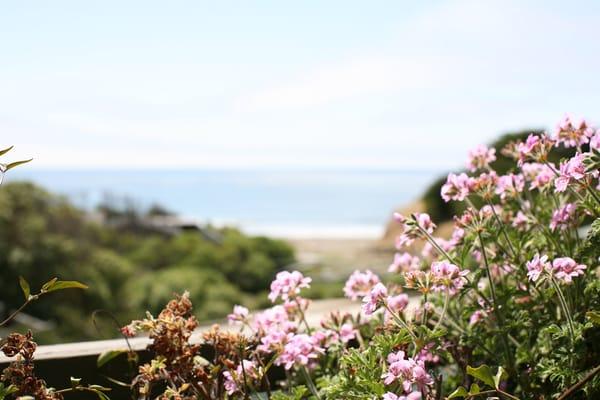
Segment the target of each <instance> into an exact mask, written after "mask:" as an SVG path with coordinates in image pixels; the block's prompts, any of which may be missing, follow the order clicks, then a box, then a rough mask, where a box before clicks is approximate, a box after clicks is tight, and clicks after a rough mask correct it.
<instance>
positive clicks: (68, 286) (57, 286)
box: [46, 280, 88, 292]
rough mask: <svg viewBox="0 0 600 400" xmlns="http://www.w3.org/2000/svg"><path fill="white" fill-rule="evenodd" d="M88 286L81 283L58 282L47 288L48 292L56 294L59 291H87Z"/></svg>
mask: <svg viewBox="0 0 600 400" xmlns="http://www.w3.org/2000/svg"><path fill="white" fill-rule="evenodd" d="M87 288H88V287H87V285H84V284H83V283H81V282H77V281H57V280H55V281H54V282H52V283H50V284H49V285H48V287H46V292H54V291H57V290H64V289H87Z"/></svg>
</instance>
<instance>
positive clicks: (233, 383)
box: [223, 360, 262, 395]
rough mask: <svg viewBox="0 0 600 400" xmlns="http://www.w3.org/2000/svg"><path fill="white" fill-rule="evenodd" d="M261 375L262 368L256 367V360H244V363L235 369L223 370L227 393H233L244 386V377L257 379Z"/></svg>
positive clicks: (250, 379) (251, 379)
mask: <svg viewBox="0 0 600 400" xmlns="http://www.w3.org/2000/svg"><path fill="white" fill-rule="evenodd" d="M242 365H243V367H242ZM261 376H262V370H261V369H260V368H257V367H256V364H255V363H254V361H250V360H242V363H241V364H240V365H238V366H237V368H236V369H235V371H225V372H223V377H224V378H225V381H224V382H223V385H224V386H225V390H226V391H227V394H229V395H232V394H234V393H235V392H237V391H239V390H240V388H241V387H243V386H244V379H247V380H249V381H257V380H259V379H260V377H261Z"/></svg>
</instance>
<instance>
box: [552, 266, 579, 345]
mask: <svg viewBox="0 0 600 400" xmlns="http://www.w3.org/2000/svg"><path fill="white" fill-rule="evenodd" d="M550 282H552V285H553V286H554V289H555V290H556V294H557V295H558V299H559V301H560V305H561V307H562V309H563V313H564V314H565V317H566V318H567V322H568V325H569V333H570V334H571V344H572V345H574V343H575V328H574V327H573V318H572V317H571V312H570V310H569V306H568V305H567V301H566V300H565V295H564V294H563V292H562V290H561V289H560V286H559V285H558V283H557V282H556V280H555V279H554V277H553V276H550Z"/></svg>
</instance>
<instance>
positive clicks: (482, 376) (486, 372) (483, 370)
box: [467, 364, 494, 387]
mask: <svg viewBox="0 0 600 400" xmlns="http://www.w3.org/2000/svg"><path fill="white" fill-rule="evenodd" d="M467 374H469V375H471V376H472V377H475V378H477V379H479V380H480V381H482V382H483V383H485V384H486V385H488V386H490V387H494V375H493V374H492V370H491V368H490V367H488V366H487V365H485V364H483V365H480V366H479V367H477V368H473V367H471V366H467Z"/></svg>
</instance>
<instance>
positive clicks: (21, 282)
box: [19, 276, 31, 300]
mask: <svg viewBox="0 0 600 400" xmlns="http://www.w3.org/2000/svg"><path fill="white" fill-rule="evenodd" d="M19 285H21V290H23V295H24V296H25V300H29V296H31V289H30V287H29V283H27V281H26V280H25V278H23V277H22V276H19Z"/></svg>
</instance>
